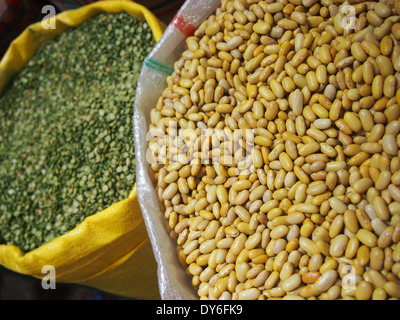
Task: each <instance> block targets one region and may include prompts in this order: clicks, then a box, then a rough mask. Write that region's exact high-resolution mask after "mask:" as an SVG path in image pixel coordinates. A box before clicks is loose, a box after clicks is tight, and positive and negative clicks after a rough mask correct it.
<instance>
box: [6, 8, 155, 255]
mask: <svg viewBox="0 0 400 320" xmlns="http://www.w3.org/2000/svg"><path fill="white" fill-rule="evenodd" d="M154 44H155V41H154V39H153V35H152V32H151V29H150V27H149V26H148V24H147V22H146V21H144V20H139V19H137V18H134V17H132V16H130V15H128V14H127V13H121V14H106V13H101V14H99V15H97V16H95V17H93V18H91V19H89V20H87V21H86V22H84V23H83V24H82V25H81V26H79V27H77V28H75V29H69V30H67V31H66V32H64V33H63V34H62V35H60V36H59V37H57V38H55V39H54V40H51V41H50V42H49V43H47V44H46V45H44V46H43V47H41V48H40V49H39V50H38V52H37V53H36V54H35V55H34V57H33V58H32V59H31V60H30V61H29V62H28V64H27V65H26V67H25V68H24V70H23V71H22V72H21V73H20V74H18V76H17V77H16V78H15V79H14V80H13V81H12V83H11V84H10V85H9V86H8V87H7V88H6V90H5V92H4V94H3V95H2V96H1V97H0V234H1V237H0V238H1V242H0V243H5V244H14V245H16V246H18V247H19V248H21V249H22V250H23V251H29V250H33V249H35V248H37V247H38V246H40V245H42V244H44V243H46V242H48V241H50V240H52V239H54V238H55V237H58V236H60V235H62V234H64V233H66V232H67V231H69V230H72V229H73V228H74V227H75V226H77V225H78V224H79V223H80V222H81V221H83V220H84V219H85V218H86V217H87V216H89V215H92V214H95V213H97V212H99V211H101V210H104V209H106V208H107V207H109V206H110V205H112V204H113V203H115V202H118V201H121V200H124V199H126V198H127V197H128V195H129V193H130V192H131V190H132V188H133V186H134V184H135V156H134V145H133V132H132V127H133V126H132V114H133V104H134V99H135V91H136V83H137V79H138V76H139V72H140V70H141V66H142V62H143V60H144V58H145V57H146V56H147V54H148V53H149V52H150V50H151V49H152V46H153V45H154Z"/></svg>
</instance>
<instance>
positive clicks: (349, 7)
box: [134, 0, 400, 300]
mask: <svg viewBox="0 0 400 320" xmlns="http://www.w3.org/2000/svg"><path fill="white" fill-rule="evenodd" d="M399 41H400V1H398V0H395V1H393V0H380V1H379V2H378V1H360V0H357V1H346V2H344V1H340V0H339V1H338V0H321V1H316V0H279V1H271V0H268V1H258V0H222V1H211V0H209V1H196V0H193V1H191V0H188V1H187V2H186V3H185V5H184V6H183V8H182V9H181V11H180V12H179V13H178V15H177V16H176V17H175V19H174V20H173V22H172V24H171V25H170V26H169V27H168V29H167V32H166V33H165V35H164V37H163V39H162V40H161V41H160V42H159V44H158V45H157V47H156V48H155V50H154V51H153V52H152V54H151V55H150V57H149V58H148V59H147V60H146V62H145V64H146V67H145V68H144V69H143V72H142V75H141V78H140V80H139V90H138V96H137V98H136V107H135V115H134V120H135V121H134V122H135V145H136V148H137V149H138V150H137V151H136V154H137V167H138V173H137V175H138V177H137V181H138V182H137V188H138V197H139V202H140V205H141V208H142V211H143V215H144V217H145V221H146V226H147V228H148V231H149V236H150V239H151V241H152V245H153V250H154V253H155V257H156V260H157V262H158V264H159V269H158V275H159V285H160V294H161V297H162V298H163V299H212V300H216V299H221V300H242V299H252V300H268V299H305V300H307V299H317V300H326V299H330V300H334V299H357V300H366V299H373V300H381V299H383V300H386V299H399V298H400V244H399V240H400V157H399V155H400V154H399V146H400V135H399V132H400V121H399V117H400V106H399V105H400V90H398V89H399V86H400V73H399V72H400V43H399Z"/></svg>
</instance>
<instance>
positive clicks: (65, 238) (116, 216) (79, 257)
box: [0, 1, 165, 299]
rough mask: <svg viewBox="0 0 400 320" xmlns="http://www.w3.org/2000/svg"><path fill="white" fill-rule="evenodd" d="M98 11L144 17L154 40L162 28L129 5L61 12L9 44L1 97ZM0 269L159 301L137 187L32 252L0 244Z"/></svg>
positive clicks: (0, 66) (0, 68) (0, 74)
mask: <svg viewBox="0 0 400 320" xmlns="http://www.w3.org/2000/svg"><path fill="white" fill-rule="evenodd" d="M100 12H110V13H121V12H127V13H129V14H131V15H132V16H135V17H138V18H145V19H146V21H147V22H148V24H149V25H150V27H151V29H152V31H153V35H154V37H155V40H156V41H158V40H159V39H160V38H161V36H162V33H163V31H164V29H165V26H163V24H162V23H161V22H159V21H158V20H157V18H156V17H155V16H154V15H153V14H152V13H151V12H150V11H148V10H147V9H146V8H145V7H142V6H140V5H138V4H136V3H134V2H130V1H101V2H96V3H94V4H91V5H88V6H84V7H81V8H79V9H76V10H70V11H65V12H63V13H60V14H58V15H57V16H56V17H55V18H56V20H55V24H56V29H43V27H42V23H41V22H39V23H36V24H33V25H31V26H30V27H28V28H27V29H26V30H25V31H24V32H23V33H22V34H21V35H20V36H19V37H18V38H17V39H16V40H14V41H13V43H12V44H11V45H10V47H9V49H8V51H7V52H6V54H5V56H4V57H3V59H2V60H1V62H0V94H1V91H2V89H3V90H4V89H5V87H6V85H7V83H8V82H9V81H10V80H11V78H12V77H13V76H14V75H15V74H16V73H18V72H19V71H21V70H22V69H23V68H24V66H25V64H26V63H27V62H28V61H29V59H31V58H32V56H33V55H34V53H35V52H36V50H37V49H38V48H39V47H41V46H42V45H43V44H45V43H46V42H47V41H49V40H50V39H52V38H54V37H56V36H58V35H60V34H61V33H62V32H64V31H65V30H67V29H68V28H71V27H76V26H79V25H80V24H82V23H83V22H84V21H85V20H87V19H89V18H91V17H93V16H95V15H96V14H98V13H100ZM0 265H2V266H4V267H5V268H7V269H10V270H12V271H14V272H17V273H21V274H25V275H30V276H33V277H36V278H39V279H43V278H44V277H45V276H47V275H48V273H47V269H45V270H46V272H44V273H43V272H42V268H43V267H45V266H48V265H49V266H52V267H54V270H55V279H54V280H55V281H56V283H57V282H64V283H75V284H82V285H86V286H90V287H93V288H98V289H101V290H104V291H107V292H110V293H114V294H117V295H121V296H125V297H132V298H140V299H159V298H160V297H159V293H158V288H157V275H156V262H155V260H154V256H153V253H152V248H151V244H150V241H149V237H148V235H147V231H146V226H145V224H144V220H143V217H142V214H141V211H140V207H139V204H138V200H137V196H136V186H135V187H134V188H133V190H132V192H131V193H130V195H129V197H128V198H127V199H125V200H123V201H121V202H118V203H115V204H113V205H111V206H110V207H109V208H107V209H105V210H103V211H101V212H99V213H96V214H94V215H92V216H89V217H88V218H86V219H85V220H84V221H83V222H82V223H81V224H79V225H78V226H77V227H76V228H75V229H73V230H72V231H70V232H68V233H66V234H64V235H62V236H60V237H58V238H56V239H54V240H52V241H50V242H48V243H46V244H44V245H42V246H41V247H39V248H37V249H35V250H33V251H30V252H27V253H24V252H22V251H21V250H20V249H19V248H17V247H16V246H12V245H0Z"/></svg>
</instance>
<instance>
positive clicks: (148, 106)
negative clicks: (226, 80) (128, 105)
mask: <svg viewBox="0 0 400 320" xmlns="http://www.w3.org/2000/svg"><path fill="white" fill-rule="evenodd" d="M220 4H221V1H219V0H204V1H197V0H187V1H186V2H185V3H184V5H183V6H182V7H181V9H180V10H179V11H178V13H177V14H176V16H175V18H174V19H173V20H172V21H171V23H170V24H169V26H168V27H167V29H166V30H165V32H164V35H163V37H162V38H161V40H160V41H159V42H158V43H157V45H156V46H155V48H154V49H153V51H152V52H151V54H150V55H149V56H148V58H147V59H146V60H145V63H144V66H143V69H142V72H141V75H140V77H139V82H138V88H137V94H136V99H135V110H134V134H135V148H136V149H135V150H136V153H135V154H136V166H137V171H136V178H137V183H136V185H137V190H138V199H139V204H140V206H141V209H142V213H143V217H144V220H145V222H146V226H147V229H148V234H149V237H150V240H151V243H152V245H153V251H154V256H155V259H156V261H157V264H158V285H159V289H160V295H161V298H162V299H164V300H186V299H193V300H197V299H198V297H197V294H196V292H195V289H194V288H193V286H192V284H191V283H190V280H189V278H188V277H186V273H185V269H184V268H183V266H182V265H181V264H180V262H179V261H178V257H177V254H176V245H175V243H174V241H173V240H172V239H171V238H170V237H169V234H168V233H167V232H166V230H165V221H164V214H163V212H162V211H161V209H160V206H159V200H158V197H157V194H156V192H155V189H154V184H153V182H152V179H151V178H150V175H149V169H150V164H149V159H148V158H147V151H148V142H149V141H148V139H149V136H148V127H149V124H150V110H152V109H153V108H154V107H155V106H156V104H157V100H158V99H159V97H160V96H161V95H162V93H163V90H164V89H165V88H166V86H167V82H166V78H167V77H168V76H169V75H170V74H171V73H172V72H173V66H174V63H175V62H176V61H177V60H178V59H179V58H180V56H181V54H182V52H183V51H184V46H185V41H186V38H187V37H189V36H191V35H193V33H194V31H195V30H196V28H197V27H198V26H200V24H201V23H202V22H203V21H204V20H206V19H207V17H208V16H209V15H210V14H211V13H212V12H213V11H214V10H215V9H216V8H217V7H218V6H219V5H220Z"/></svg>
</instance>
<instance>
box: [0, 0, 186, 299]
mask: <svg viewBox="0 0 400 320" xmlns="http://www.w3.org/2000/svg"><path fill="white" fill-rule="evenodd" d="M6 2H8V3H13V4H12V5H10V7H9V11H8V12H6V14H5V15H3V17H2V18H1V15H0V18H1V20H0V60H1V58H2V57H3V55H4V53H5V52H6V50H7V48H8V47H9V45H10V43H11V42H12V41H13V40H14V39H15V38H16V37H18V36H19V35H20V34H21V33H22V31H23V30H25V28H27V27H28V26H29V25H30V24H32V23H35V22H38V21H41V20H42V19H43V18H44V16H45V15H46V14H47V13H45V14H42V13H41V10H42V8H43V6H45V5H53V3H52V2H50V1H44V0H35V1H33V0H14V1H13V0H6ZM136 2H137V3H140V4H142V5H144V6H146V7H147V8H148V9H150V10H151V11H152V12H153V13H154V14H155V15H156V16H157V17H158V18H159V19H160V20H161V21H162V22H164V23H165V24H168V23H169V22H170V21H171V20H172V18H173V17H174V16H175V14H176V12H177V11H178V10H179V8H180V7H181V5H182V4H183V3H184V0H169V1H168V0H154V1H153V0H138V1H136ZM56 11H57V13H59V12H61V10H60V9H59V8H58V7H56ZM128 299H129V300H130V299H131V298H126V297H120V296H116V295H113V294H110V293H107V292H102V291H99V290H96V289H93V288H89V287H84V286H80V285H76V284H66V283H56V289H47V290H45V289H43V288H42V282H41V280H40V279H36V278H34V277H31V276H26V275H22V274H17V273H14V272H12V271H9V270H8V269H5V268H4V267H0V300H128Z"/></svg>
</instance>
